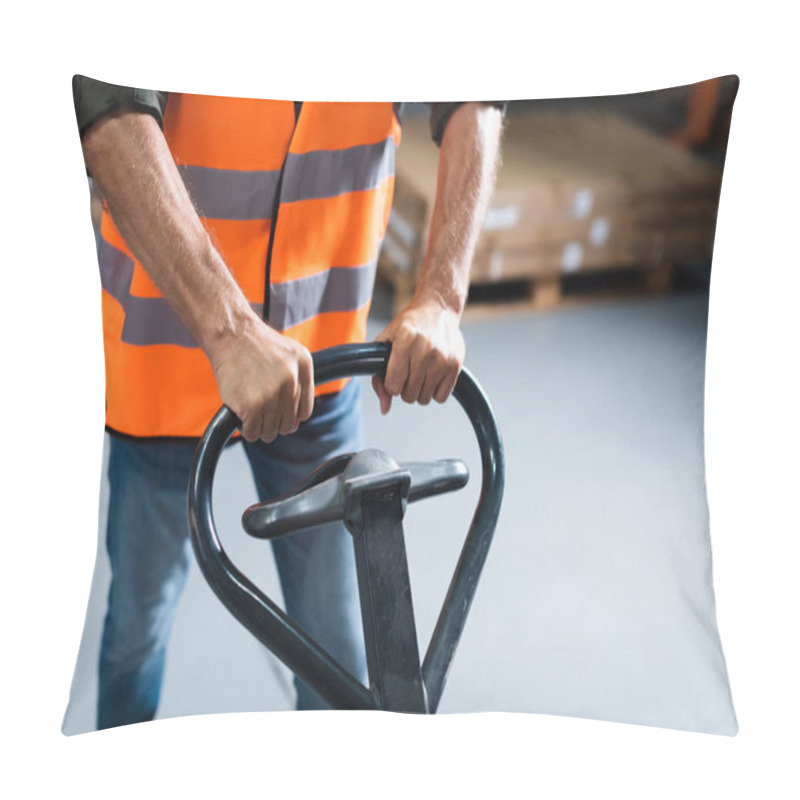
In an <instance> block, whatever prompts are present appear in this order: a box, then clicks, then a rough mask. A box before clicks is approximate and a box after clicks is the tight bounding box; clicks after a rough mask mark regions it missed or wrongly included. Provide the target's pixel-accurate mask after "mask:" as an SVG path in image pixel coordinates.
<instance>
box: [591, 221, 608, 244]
mask: <svg viewBox="0 0 800 800" xmlns="http://www.w3.org/2000/svg"><path fill="white" fill-rule="evenodd" d="M610 232H611V223H610V222H609V221H608V219H607V218H606V217H598V218H597V219H593V220H592V225H591V227H590V228H589V241H590V242H591V243H592V244H593V245H594V246H595V247H600V246H601V245H604V244H605V243H606V242H607V241H608V234H609V233H610Z"/></svg>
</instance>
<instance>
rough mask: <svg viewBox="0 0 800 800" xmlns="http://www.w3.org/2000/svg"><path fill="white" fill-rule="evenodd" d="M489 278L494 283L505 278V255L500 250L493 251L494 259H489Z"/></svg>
mask: <svg viewBox="0 0 800 800" xmlns="http://www.w3.org/2000/svg"><path fill="white" fill-rule="evenodd" d="M489 277H490V278H491V279H492V280H493V281H499V280H500V278H502V277H503V254H502V253H501V252H500V251H499V250H492V257H491V258H490V259H489Z"/></svg>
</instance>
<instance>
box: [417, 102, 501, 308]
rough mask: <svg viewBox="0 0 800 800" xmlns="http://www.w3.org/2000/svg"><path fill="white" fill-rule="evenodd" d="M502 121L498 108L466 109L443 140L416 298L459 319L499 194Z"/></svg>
mask: <svg viewBox="0 0 800 800" xmlns="http://www.w3.org/2000/svg"><path fill="white" fill-rule="evenodd" d="M502 120H503V115H502V112H501V111H500V110H499V109H497V108H495V107H493V106H488V105H482V104H480V103H467V104H465V105H463V106H461V107H460V108H458V109H457V110H456V111H455V113H454V114H453V116H452V117H451V118H450V120H449V122H448V124H447V128H446V129H445V133H444V137H443V139H442V146H441V152H440V154H439V172H438V177H437V189H436V201H435V203H434V208H433V214H432V217H431V228H430V235H429V240H428V249H427V253H426V257H425V263H424V266H423V269H422V272H421V273H420V276H419V280H418V281H417V287H416V293H415V296H416V298H418V299H421V300H434V301H436V302H439V303H441V304H442V305H443V306H444V307H446V308H448V309H449V310H452V311H454V312H455V313H457V314H458V315H460V314H461V313H462V311H463V309H464V304H465V303H466V299H467V292H468V290H469V272H470V265H471V263H472V257H473V255H474V252H475V246H476V244H477V242H478V237H479V235H480V232H481V228H482V226H483V220H484V217H485V214H486V207H487V205H488V203H489V199H490V197H491V194H492V190H493V188H494V181H495V175H496V172H497V167H498V161H499V150H500V134H501V129H502Z"/></svg>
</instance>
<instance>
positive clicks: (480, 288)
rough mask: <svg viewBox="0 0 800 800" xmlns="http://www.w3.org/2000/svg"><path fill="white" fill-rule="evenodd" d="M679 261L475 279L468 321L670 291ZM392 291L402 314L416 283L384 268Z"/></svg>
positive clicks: (383, 275) (466, 314)
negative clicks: (486, 280) (501, 279)
mask: <svg viewBox="0 0 800 800" xmlns="http://www.w3.org/2000/svg"><path fill="white" fill-rule="evenodd" d="M675 271H676V270H675V265H674V264H673V263H664V264H660V265H656V266H648V267H628V268H624V269H614V270H592V271H586V272H579V273H573V274H571V275H567V274H563V273H561V274H557V275H543V276H539V277H527V278H521V279H518V280H507V281H496V282H490V283H473V284H472V285H471V286H470V295H469V300H468V302H467V307H466V309H465V311H464V319H467V320H474V319H483V318H487V317H492V316H497V315H507V314H515V313H531V312H539V311H548V310H554V309H561V308H568V307H575V306H583V305H588V304H597V303H608V302H619V301H622V300H629V299H635V298H641V297H652V296H659V295H663V294H666V293H668V292H670V291H671V290H672V288H673V286H674V283H675ZM379 277H380V279H381V280H383V281H384V282H385V283H387V284H388V285H389V286H390V288H391V290H392V312H393V314H394V315H396V314H398V313H399V312H400V311H401V310H402V309H403V308H404V307H405V305H406V304H407V303H408V302H409V300H410V299H411V297H412V295H413V291H414V287H413V283H411V282H410V281H401V282H399V283H398V282H397V281H396V278H397V273H396V272H394V271H391V270H386V271H383V272H381V271H379Z"/></svg>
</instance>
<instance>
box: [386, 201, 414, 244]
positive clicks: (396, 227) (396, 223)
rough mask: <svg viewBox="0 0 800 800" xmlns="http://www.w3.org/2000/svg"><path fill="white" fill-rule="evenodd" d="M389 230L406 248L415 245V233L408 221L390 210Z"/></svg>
mask: <svg viewBox="0 0 800 800" xmlns="http://www.w3.org/2000/svg"><path fill="white" fill-rule="evenodd" d="M389 230H391V232H392V233H393V234H394V235H395V236H397V238H398V239H400V241H401V242H403V244H405V245H406V247H413V246H414V245H415V244H416V243H417V232H416V231H415V230H414V228H413V227H412V225H411V223H409V222H408V220H406V219H404V218H403V217H402V216H401V215H400V214H398V213H397V211H395V209H392V211H391V213H390V214H389Z"/></svg>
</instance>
